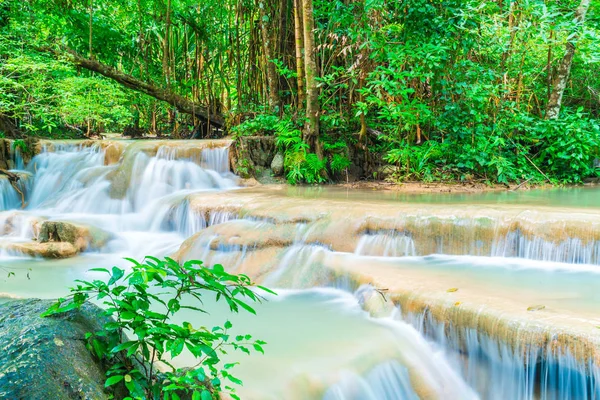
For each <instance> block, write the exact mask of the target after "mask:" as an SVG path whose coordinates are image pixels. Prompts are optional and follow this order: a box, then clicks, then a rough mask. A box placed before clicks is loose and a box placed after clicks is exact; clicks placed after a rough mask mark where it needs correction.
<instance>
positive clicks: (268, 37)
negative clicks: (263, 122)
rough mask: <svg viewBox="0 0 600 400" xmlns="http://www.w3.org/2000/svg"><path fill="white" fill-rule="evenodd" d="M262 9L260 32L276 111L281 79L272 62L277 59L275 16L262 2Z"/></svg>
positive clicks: (270, 94) (269, 85)
mask: <svg viewBox="0 0 600 400" xmlns="http://www.w3.org/2000/svg"><path fill="white" fill-rule="evenodd" d="M259 8H260V30H261V34H262V39H263V50H264V52H265V58H266V60H265V64H266V68H267V83H268V88H267V90H268V92H269V108H270V109H271V111H275V110H276V109H277V107H278V106H279V103H280V99H279V77H278V76H277V70H276V69H275V64H274V63H273V62H272V61H271V60H273V59H274V58H275V55H274V47H275V41H274V40H273V37H274V35H273V33H269V31H271V32H274V26H273V23H272V20H271V17H270V15H274V13H273V12H269V13H267V10H266V8H267V4H266V2H264V1H261V2H260V4H259Z"/></svg>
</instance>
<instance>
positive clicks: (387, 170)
mask: <svg viewBox="0 0 600 400" xmlns="http://www.w3.org/2000/svg"><path fill="white" fill-rule="evenodd" d="M399 171H400V168H398V167H397V166H395V165H389V164H385V165H381V166H379V167H378V168H377V170H376V173H377V179H386V178H389V177H391V176H392V175H394V174H396V173H398V172H399Z"/></svg>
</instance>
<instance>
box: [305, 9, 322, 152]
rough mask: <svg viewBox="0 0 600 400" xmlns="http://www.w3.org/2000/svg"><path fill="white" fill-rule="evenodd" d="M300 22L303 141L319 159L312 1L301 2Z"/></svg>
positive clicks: (317, 100)
mask: <svg viewBox="0 0 600 400" xmlns="http://www.w3.org/2000/svg"><path fill="white" fill-rule="evenodd" d="M302 22H303V24H304V61H305V62H304V65H305V69H306V97H307V102H306V118H307V119H308V124H307V125H306V127H305V133H304V134H305V140H306V141H307V143H308V144H309V145H310V149H311V150H312V151H314V152H315V153H316V154H317V156H319V158H321V157H322V156H323V154H322V153H323V152H322V150H321V145H320V143H319V90H318V88H317V81H316V75H317V63H316V61H315V36H314V30H315V19H314V14H313V1H312V0H302Z"/></svg>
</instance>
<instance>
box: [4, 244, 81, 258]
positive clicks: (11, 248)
mask: <svg viewBox="0 0 600 400" xmlns="http://www.w3.org/2000/svg"><path fill="white" fill-rule="evenodd" d="M0 248H2V249H4V250H7V251H8V252H9V253H12V254H15V255H17V254H18V255H21V254H24V255H27V256H30V257H43V258H70V257H75V256H76V255H77V254H79V252H78V251H77V248H76V247H75V246H74V245H72V244H71V243H69V242H47V243H39V242H0Z"/></svg>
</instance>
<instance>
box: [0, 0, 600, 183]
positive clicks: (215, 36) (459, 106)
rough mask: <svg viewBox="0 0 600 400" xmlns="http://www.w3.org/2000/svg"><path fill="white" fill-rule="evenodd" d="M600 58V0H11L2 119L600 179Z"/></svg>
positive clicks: (326, 173) (433, 175) (289, 151)
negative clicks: (264, 138)
mask: <svg viewBox="0 0 600 400" xmlns="http://www.w3.org/2000/svg"><path fill="white" fill-rule="evenodd" d="M83 58H85V59H87V60H91V61H93V62H96V63H99V64H101V65H102V66H108V67H111V68H113V69H114V71H116V72H117V73H118V74H121V75H122V76H119V77H117V78H119V79H114V76H113V77H112V78H111V77H107V76H103V75H106V73H104V74H103V73H102V72H98V70H97V69H96V70H95V71H94V68H92V71H89V70H86V69H90V67H89V65H86V63H82V62H81V60H82V59H83ZM598 71H600V1H599V0H544V1H542V0H528V1H520V0H513V1H506V0H496V1H481V0H461V1H456V0H435V1H432V0H398V1H386V0H333V1H323V0H224V1H219V2H215V1H211V0H203V1H198V0H193V1H192V0H120V1H113V0H109V1H103V2H99V1H94V0H82V1H76V0H50V1H46V0H45V1H41V0H30V1H25V2H23V1H16V0H0V117H1V118H4V119H5V120H9V121H12V122H13V124H14V125H16V126H19V127H21V128H23V129H24V130H25V131H26V132H28V133H29V134H53V135H57V134H91V133H94V132H102V131H123V130H124V129H126V128H127V129H133V130H134V131H142V132H151V133H157V134H163V135H170V136H174V137H184V136H189V135H190V133H191V132H193V135H194V137H215V136H220V135H223V134H225V133H226V130H227V131H228V132H229V133H233V134H234V135H274V136H276V141H277V144H278V146H279V148H280V149H281V150H282V151H284V152H285V168H286V174H287V178H288V180H289V181H290V182H292V183H300V182H307V183H319V182H325V181H328V180H330V179H332V178H335V177H336V176H340V175H343V172H345V171H347V170H348V169H353V170H356V169H357V168H358V169H359V171H360V174H362V176H363V177H371V176H373V174H374V173H375V171H377V167H378V165H380V164H381V163H389V164H392V165H395V166H397V168H396V169H395V172H394V175H393V176H392V177H391V178H392V179H396V180H427V181H434V180H467V181H468V180H482V181H487V182H501V183H513V182H523V181H525V180H530V181H532V182H542V181H550V182H552V183H559V182H560V183H576V182H581V181H583V180H585V179H588V178H593V177H598V176H599V175H600V170H599V168H598V166H597V165H598V162H597V158H598V157H599V156H600V150H599V149H600V73H599V72H598ZM130 77H131V78H135V79H136V80H139V81H142V82H145V83H148V85H150V89H151V90H148V88H145V89H144V90H141V89H140V85H139V82H137V81H136V82H137V83H136V82H134V83H127V82H133V81H132V80H131V79H129V78H130ZM120 78H123V79H120ZM124 82H125V83H124ZM131 89H133V90H131ZM140 90H141V91H142V92H144V93H150V94H151V96H148V95H147V94H143V93H140ZM156 93H158V94H159V96H158V97H157V96H156ZM152 96H154V97H152ZM177 96H180V97H181V98H179V97H177ZM157 98H161V99H163V100H164V99H166V101H159V100H157ZM182 99H184V100H185V101H188V102H189V103H190V104H191V105H192V108H194V110H195V109H196V108H197V109H200V108H202V113H196V112H194V111H192V112H190V111H189V107H187V108H186V107H183V106H182V105H181V102H182V101H183V100H182ZM188 105H189V104H188ZM177 110H179V111H177ZM182 110H183V111H182ZM186 113H187V114H191V115H187V114H186ZM1 118H0V119H1ZM217 118H223V119H224V121H225V127H222V126H218V125H217V124H215V122H214V120H216V119H217ZM211 120H212V123H211ZM4 125H6V124H4ZM2 126H3V124H2V123H0V129H1V127H2ZM211 126H212V127H211Z"/></svg>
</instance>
